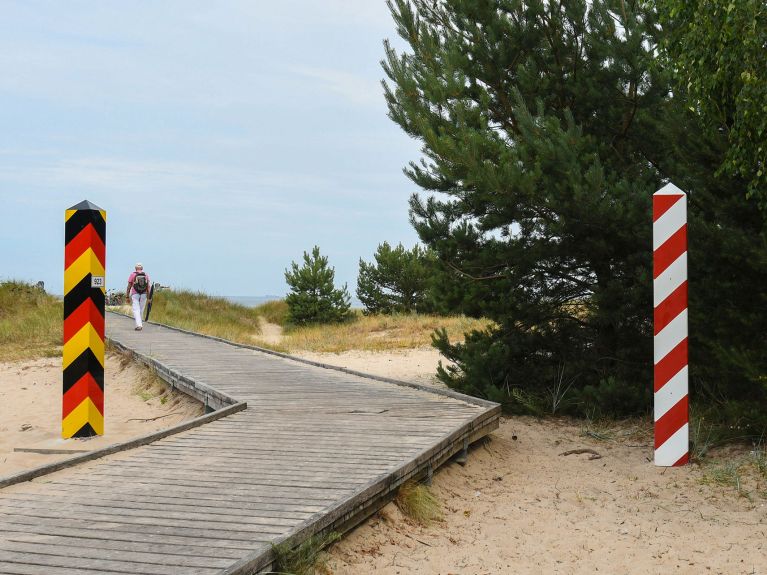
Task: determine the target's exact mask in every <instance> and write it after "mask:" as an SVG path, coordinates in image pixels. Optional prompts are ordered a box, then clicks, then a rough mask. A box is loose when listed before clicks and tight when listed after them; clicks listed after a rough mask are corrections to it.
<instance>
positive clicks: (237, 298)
mask: <svg viewBox="0 0 767 575" xmlns="http://www.w3.org/2000/svg"><path fill="white" fill-rule="evenodd" d="M222 297H223V298H224V299H228V300H229V301H230V302H232V303H238V304H240V305H244V306H245V307H256V306H259V305H261V304H262V303H266V302H268V301H276V300H280V299H283V298H282V296H279V295H225V296H222Z"/></svg>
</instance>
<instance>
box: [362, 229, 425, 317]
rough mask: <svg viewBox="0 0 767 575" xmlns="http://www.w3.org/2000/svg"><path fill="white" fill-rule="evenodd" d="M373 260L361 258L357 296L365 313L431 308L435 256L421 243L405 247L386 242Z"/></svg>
mask: <svg viewBox="0 0 767 575" xmlns="http://www.w3.org/2000/svg"><path fill="white" fill-rule="evenodd" d="M373 258H374V261H373V262H370V263H368V262H366V261H364V260H363V259H360V272H359V276H358V278H357V297H358V298H360V301H361V302H362V305H363V306H364V307H365V313H366V314H376V313H385V314H391V313H410V312H429V311H432V310H433V308H434V305H433V298H432V296H431V293H430V289H429V288H430V280H431V278H432V277H433V275H434V269H433V268H434V263H435V259H434V257H433V256H432V255H431V254H430V253H429V252H428V251H426V250H424V249H423V248H422V247H421V246H419V245H416V246H414V247H413V248H412V249H410V250H406V249H405V247H404V246H403V245H402V244H399V245H397V247H395V248H392V247H391V246H390V245H389V243H388V242H384V243H382V244H381V245H379V246H378V249H377V250H376V253H375V254H374V255H373Z"/></svg>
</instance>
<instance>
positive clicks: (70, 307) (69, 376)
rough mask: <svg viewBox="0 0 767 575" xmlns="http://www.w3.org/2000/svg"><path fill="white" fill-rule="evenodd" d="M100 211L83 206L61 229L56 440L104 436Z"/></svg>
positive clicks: (103, 228) (103, 231) (103, 227)
mask: <svg viewBox="0 0 767 575" xmlns="http://www.w3.org/2000/svg"><path fill="white" fill-rule="evenodd" d="M106 219H107V215H106V212H105V211H104V210H102V209H101V208H99V207H98V206H95V205H93V204H92V203H90V202H89V201H87V200H86V201H83V202H80V203H79V204H77V205H76V206H72V207H71V208H69V209H68V210H66V219H65V225H64V235H65V247H64V352H63V355H64V358H63V366H62V367H63V370H64V392H63V406H62V424H61V435H62V436H63V437H64V438H65V439H66V438H70V437H90V436H92V435H103V434H104V298H105V294H106V282H105V276H106V273H105V271H104V270H105V266H106V247H105V244H106Z"/></svg>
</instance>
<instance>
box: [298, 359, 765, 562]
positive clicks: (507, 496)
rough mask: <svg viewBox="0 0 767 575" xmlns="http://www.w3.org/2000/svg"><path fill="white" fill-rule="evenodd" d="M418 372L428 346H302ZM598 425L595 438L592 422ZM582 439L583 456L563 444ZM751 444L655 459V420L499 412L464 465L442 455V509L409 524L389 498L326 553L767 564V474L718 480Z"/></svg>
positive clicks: (424, 377) (393, 558)
mask: <svg viewBox="0 0 767 575" xmlns="http://www.w3.org/2000/svg"><path fill="white" fill-rule="evenodd" d="M301 356H302V357H307V358H310V359H313V360H317V361H322V362H324V363H329V364H334V365H340V366H344V367H348V368H350V369H356V370H360V371H367V372H370V373H376V374H378V375H383V376H387V377H394V378H398V379H406V380H411V381H417V382H421V383H429V382H434V379H433V373H434V370H435V369H436V364H437V361H438V360H439V355H438V354H437V353H436V352H435V351H434V350H430V349H423V350H410V351H402V352H391V353H380V352H359V351H352V352H346V353H340V354H333V353H315V354H308V353H303V354H301ZM595 431H596V432H597V435H598V436H605V437H607V438H608V439H607V440H598V439H595V438H594V437H593V436H591V435H588V434H587V432H595ZM574 449H592V450H594V451H596V452H597V453H599V454H600V455H601V458H600V459H593V460H590V459H589V457H590V454H589V453H583V454H572V455H561V454H562V453H564V452H567V451H570V450H574ZM748 457H749V452H748V450H745V451H743V450H741V451H740V452H737V453H735V452H728V453H720V454H718V455H717V454H712V455H711V456H710V458H709V459H710V461H709V462H707V463H706V464H705V465H703V466H700V465H690V466H687V467H685V468H679V469H663V468H657V467H655V466H654V465H653V464H652V463H651V462H650V461H651V460H652V428H651V426H650V424H649V422H647V421H642V422H632V423H631V424H623V425H622V426H615V427H614V428H613V429H594V428H588V427H587V424H586V423H584V422H577V421H576V422H573V421H566V420H541V421H539V420H535V419H532V418H524V417H523V418H510V419H504V420H503V422H502V424H501V427H500V429H499V430H498V431H497V432H495V433H494V434H493V435H492V436H491V438H490V439H489V440H487V441H486V442H484V443H483V444H482V445H481V446H477V447H475V448H474V449H473V450H472V451H471V453H470V456H469V461H468V463H467V465H466V466H465V467H462V466H460V465H458V464H455V463H450V464H448V465H446V466H444V467H443V468H442V469H441V470H440V471H438V472H437V474H436V475H435V477H434V483H433V486H434V491H435V493H436V495H437V496H438V497H439V498H440V500H441V501H442V502H443V505H444V511H445V519H444V521H442V522H440V523H436V524H434V525H432V526H430V527H420V526H417V525H413V524H412V523H410V522H409V521H408V520H407V519H406V518H405V517H404V516H403V515H402V514H401V513H400V512H399V510H398V508H397V507H396V506H395V505H394V504H390V505H388V506H386V507H385V508H384V509H383V510H382V511H381V512H380V513H378V514H377V515H375V516H374V517H373V518H371V519H370V520H369V521H368V522H366V523H365V524H363V525H362V526H360V527H358V528H357V529H356V530H354V531H352V532H351V533H350V534H348V535H347V536H346V537H345V538H344V539H343V540H342V541H341V542H339V543H338V544H336V545H334V546H333V548H332V549H331V550H330V561H329V564H328V566H329V572H330V573H333V574H334V575H358V574H360V573H373V572H374V573H380V574H381V575H415V574H419V575H485V574H487V575H491V574H492V575H496V574H530V575H532V574H536V575H537V574H541V573H546V574H549V573H556V574H584V575H585V574H593V573H607V574H637V575H640V574H641V575H645V574H659V575H660V574H664V575H665V574H667V573H681V574H691V575H692V574H700V573H704V574H721V575H735V574H743V575H746V574H748V575H760V574H762V575H763V574H767V475H765V476H758V475H756V474H754V473H753V468H751V469H752V472H751V474H750V475H748V474H747V472H745V471H744V476H743V477H741V480H742V482H743V483H742V487H743V491H742V493H741V494H739V493H738V492H737V491H736V489H735V487H734V486H732V485H720V484H716V483H712V482H711V480H712V478H714V477H716V476H717V474H718V473H719V472H720V471H721V470H723V469H727V468H728V466H731V465H732V463H733V462H734V461H740V460H743V459H744V458H748Z"/></svg>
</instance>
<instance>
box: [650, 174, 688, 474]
mask: <svg viewBox="0 0 767 575" xmlns="http://www.w3.org/2000/svg"><path fill="white" fill-rule="evenodd" d="M652 212H653V214H652V219H653V231H652V242H653V305H654V314H653V315H654V329H653V333H654V336H655V337H654V348H655V349H654V356H655V358H654V360H655V361H654V363H655V370H654V372H655V373H654V379H655V385H654V388H655V396H654V404H655V405H654V412H655V465H658V466H664V467H672V466H677V465H684V464H686V463H687V462H688V461H689V457H690V454H689V422H688V420H689V415H688V401H687V391H688V390H687V387H688V382H687V379H688V376H687V196H686V195H685V193H684V192H683V191H682V190H680V189H679V188H677V187H676V186H675V185H674V184H667V185H666V186H664V187H663V188H661V189H660V190H658V191H657V192H655V194H653V201H652Z"/></svg>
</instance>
